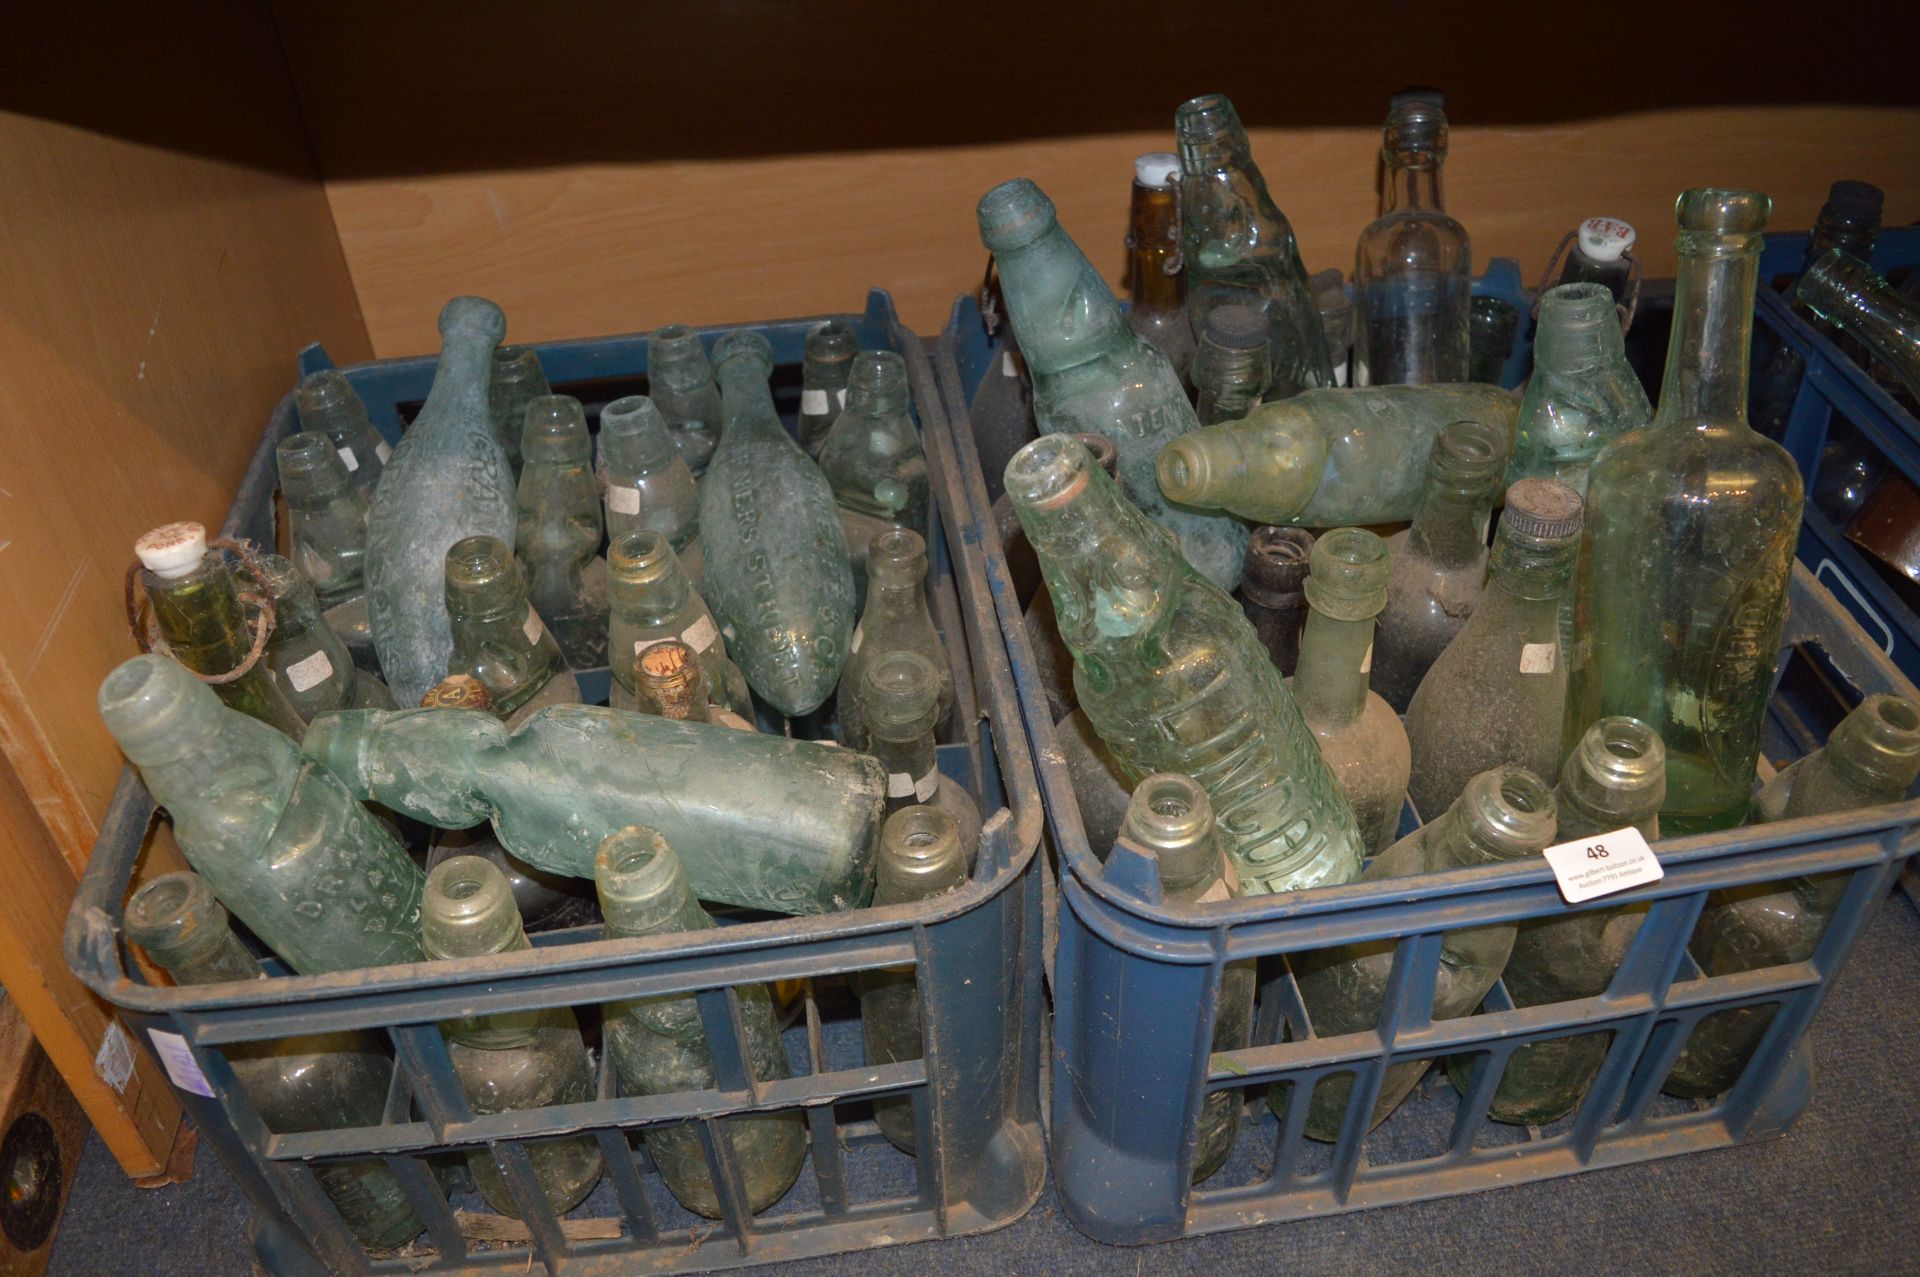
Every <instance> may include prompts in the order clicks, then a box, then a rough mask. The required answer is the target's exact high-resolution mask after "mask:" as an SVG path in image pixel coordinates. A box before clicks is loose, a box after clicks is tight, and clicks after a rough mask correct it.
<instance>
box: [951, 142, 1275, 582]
mask: <svg viewBox="0 0 1920 1277" xmlns="http://www.w3.org/2000/svg"><path fill="white" fill-rule="evenodd" d="M978 212H979V218H980V239H981V242H982V243H984V244H985V245H986V246H987V248H988V249H989V250H990V251H991V252H992V253H993V259H994V261H995V263H997V265H998V267H999V271H1000V286H1001V290H1002V292H1003V293H1004V294H1005V296H1006V301H1007V316H1008V318H1009V319H1010V320H1011V321H1012V323H1013V330H1014V333H1015V335H1016V336H1018V338H1019V340H1020V350H1021V353H1022V354H1023V355H1024V356H1025V358H1026V363H1027V368H1028V369H1029V370H1030V371H1031V372H1032V374H1033V404H1034V414H1035V416H1036V418H1037V419H1038V421H1039V423H1040V429H1041V430H1043V431H1046V432H1049V433H1056V432H1057V433H1061V434H1076V433H1085V434H1098V435H1105V436H1107V437H1108V438H1110V439H1112V440H1113V442H1114V445H1115V446H1116V447H1117V448H1118V450H1119V454H1120V461H1119V472H1120V483H1121V486H1122V487H1123V488H1125V489H1126V493H1127V497H1128V499H1130V500H1131V501H1132V502H1133V503H1134V504H1135V505H1137V506H1139V507H1140V508H1141V509H1142V510H1144V511H1146V512H1147V515H1148V517H1150V518H1152V519H1154V520H1155V521H1157V522H1158V523H1160V524H1161V525H1162V526H1164V527H1166V528H1168V529H1169V530H1171V531H1172V532H1173V533H1174V534H1175V535H1176V536H1178V537H1179V540H1180V549H1181V552H1182V553H1184V554H1185V555H1186V556H1187V561H1188V562H1189V563H1191V564H1193V565H1194V567H1196V568H1197V569H1199V570H1200V571H1201V572H1202V573H1204V574H1205V575H1206V576H1207V577H1208V578H1209V579H1211V580H1212V581H1213V582H1214V583H1215V584H1217V585H1219V586H1220V587H1221V588H1222V589H1232V588H1233V587H1234V586H1235V585H1236V584H1238V583H1239V580H1240V563H1241V558H1242V556H1243V555H1244V554H1245V552H1246V545H1247V530H1246V528H1245V527H1243V526H1242V525H1241V524H1240V523H1238V522H1236V521H1235V520H1233V519H1228V518H1224V517H1221V516H1219V515H1206V514H1200V513H1198V512H1195V511H1191V510H1180V509H1175V508H1174V507H1172V506H1170V505H1168V504H1167V502H1166V500H1165V498H1163V497H1162V496H1161V495H1160V488H1159V486H1158V485H1157V484H1156V483H1155V481H1154V470H1153V467H1154V458H1155V457H1157V456H1158V455H1159V453H1160V449H1161V448H1162V447H1163V446H1164V445H1165V444H1167V443H1168V442H1170V441H1171V440H1173V439H1175V438H1176V437H1178V436H1180V435H1183V434H1185V433H1186V432H1187V431H1189V430H1193V429H1195V428H1196V427H1197V426H1198V425H1199V424H1200V421H1199V418H1197V417H1195V416H1194V414H1193V407H1192V405H1191V404H1189V403H1188V402H1187V392H1186V388H1185V387H1184V386H1182V385H1181V383H1180V376H1179V374H1178V373H1176V372H1175V371H1174V369H1173V365H1172V364H1170V363H1168V362H1167V357H1166V356H1165V355H1163V354H1161V353H1160V352H1159V351H1158V350H1156V349H1155V348H1154V347H1153V346H1152V345H1151V344H1150V343H1148V342H1147V341H1146V339H1145V338H1143V337H1141V336H1140V335H1139V334H1138V333H1136V332H1134V331H1133V330H1132V329H1131V328H1128V327H1127V324H1126V320H1125V318H1124V317H1123V316H1122V315H1121V313H1120V305H1119V303H1118V302H1116V301H1115V300H1114V298H1113V291H1112V290H1111V289H1109V288H1108V287H1107V283H1106V281H1105V280H1104V279H1102V278H1101V277H1100V272H1099V271H1097V270H1095V269H1094V268H1093V265H1092V263H1090V262H1088V261H1087V259H1086V257H1085V255H1083V254H1082V253H1081V252H1080V248H1079V246H1078V245H1076V244H1075V243H1074V242H1073V240H1072V239H1071V238H1070V237H1069V236H1068V235H1067V233H1066V231H1065V230H1063V229H1062V228H1061V226H1060V222H1059V219H1058V217H1057V215H1056V214H1055V211H1054V207H1053V201H1052V200H1049V199H1048V198H1047V197H1046V195H1045V194H1043V193H1042V192H1041V190H1040V188H1039V187H1037V186H1035V185H1034V184H1033V183H1032V182H1030V181H1028V180H1027V179H1025V178H1017V179H1015V180H1014V181H1011V182H1003V183H1001V184H1000V185H999V186H996V187H994V188H993V189H992V190H990V191H988V192H987V193H986V194H985V195H983V196H981V197H980V206H979V209H978ZM1189 300H1191V299H1189Z"/></svg>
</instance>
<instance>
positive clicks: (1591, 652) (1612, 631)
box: [1416, 189, 1802, 838]
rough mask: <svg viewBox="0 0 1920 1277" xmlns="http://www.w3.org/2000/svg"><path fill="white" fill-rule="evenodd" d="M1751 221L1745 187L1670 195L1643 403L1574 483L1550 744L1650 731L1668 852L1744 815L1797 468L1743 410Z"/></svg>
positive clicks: (1753, 199) (1761, 222)
mask: <svg viewBox="0 0 1920 1277" xmlns="http://www.w3.org/2000/svg"><path fill="white" fill-rule="evenodd" d="M1769 207H1770V202H1769V201H1768V199H1767V197H1766V196H1764V195H1761V194H1759V193H1757V192H1754V191H1725V190H1709V189H1700V190H1692V191H1688V192H1686V193H1685V194H1684V195H1682V196H1681V197H1680V200H1679V204H1678V214H1679V221H1680V228H1681V230H1680V241H1679V262H1680V264H1679V277H1678V283H1677V286H1676V289H1675V294H1674V311H1673V336H1672V338H1671V340H1670V341H1669V343H1668V346H1667V372H1666V380H1665V382H1664V383H1663V385H1662V387H1661V391H1660V406H1659V409H1658V410H1657V412H1656V413H1655V415H1654V420H1653V424H1652V425H1650V426H1648V427H1646V428H1645V429H1642V430H1635V431H1632V432H1631V433H1629V434H1625V435H1622V436H1621V437H1620V438H1619V439H1616V440H1615V441H1614V442H1613V443H1611V444H1609V445H1608V446H1607V448H1606V450H1605V451H1603V452H1602V453H1601V454H1600V456H1599V458H1598V459H1597V460H1596V461H1595V462H1594V463H1593V466H1592V469H1591V471H1590V477H1589V478H1588V481H1587V521H1586V532H1585V536H1584V540H1583V544H1582V546H1581V551H1580V571H1579V573H1578V575H1577V578H1576V584H1575V596H1574V634H1575V640H1574V645H1573V651H1572V652H1571V653H1569V654H1568V662H1567V663H1568V665H1569V666H1570V667H1571V669H1570V671H1569V683H1570V686H1569V691H1568V703H1567V726H1566V734H1565V736H1564V737H1563V739H1565V740H1566V741H1567V742H1568V743H1569V745H1571V743H1572V742H1574V741H1577V740H1579V739H1580V737H1581V736H1582V735H1584V734H1585V733H1586V730H1587V728H1589V727H1591V726H1592V725H1593V723H1594V722H1595V721H1596V720H1598V719H1601V718H1607V717H1611V716H1613V715H1618V714H1624V715H1627V716H1629V717H1632V718H1637V719H1639V720H1640V721H1641V722H1643V723H1645V724H1647V725H1648V726H1649V727H1651V728H1653V729H1654V730H1655V731H1656V732H1658V733H1659V734H1660V739H1661V740H1662V741H1663V742H1665V744H1666V747H1667V803H1666V806H1665V807H1664V808H1662V809H1661V812H1660V827H1661V829H1662V830H1664V831H1665V832H1666V835H1667V836H1668V837H1669V838H1673V837H1680V836H1684V835H1687V834H1698V833H1707V832H1709V831H1711V830H1715V829H1726V828H1730V827H1731V826H1734V825H1737V824H1739V823H1740V822H1741V821H1742V820H1744V819H1745V818H1746V814H1747V806H1748V803H1749V802H1750V801H1751V798H1752V793H1753V777H1754V763H1755V760H1756V759H1757V758H1758V756H1759V753H1760V728H1761V724H1762V722H1763V721H1764V719H1765V717H1766V709H1767V697H1768V694H1769V692H1770V691H1771V687H1772V681H1773V664H1774V659H1775V657H1776V656H1777V655H1778V653H1779V649H1780V631H1781V627H1782V626H1783V625H1784V624H1785V622H1786V615H1787V608H1786V593H1787V577H1788V573H1789V571H1790V569H1791V567H1792V564H1793V551H1794V545H1795V543H1796V541H1797V539H1798V537H1799V532H1800V511H1801V495H1802V494H1801V485H1800V472H1799V470H1798V469H1797V468H1796V467H1795V465H1794V463H1793V459H1792V458H1791V457H1789V456H1788V455H1787V453H1786V451H1785V449H1783V448H1781V447H1780V445H1779V444H1777V443H1774V442H1773V441H1772V440H1770V439H1765V438H1762V437H1761V436H1760V435H1758V434H1756V433H1754V431H1753V430H1752V428H1751V427H1749V426H1748V425H1747V414H1746V407H1747V360H1748V351H1749V350H1750V348H1751V346H1752V331H1753V294H1754V284H1755V276H1756V272H1757V270H1758V268H1759V258H1760V231H1761V228H1763V227H1764V226H1765V225H1766V221H1767V213H1768V210H1769ZM1416 756H1417V755H1416Z"/></svg>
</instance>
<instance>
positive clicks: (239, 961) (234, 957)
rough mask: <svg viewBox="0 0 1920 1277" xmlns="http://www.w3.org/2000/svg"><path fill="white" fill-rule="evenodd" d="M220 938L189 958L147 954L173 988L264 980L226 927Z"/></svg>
mask: <svg viewBox="0 0 1920 1277" xmlns="http://www.w3.org/2000/svg"><path fill="white" fill-rule="evenodd" d="M220 930H221V935H220V938H219V939H218V940H216V941H214V942H213V943H212V944H209V945H207V946H206V948H205V949H203V950H201V951H199V952H197V953H195V954H193V955H192V956H191V957H177V958H174V959H172V960H171V961H169V960H168V959H167V958H166V957H163V956H161V955H160V954H157V953H154V952H153V951H152V950H148V955H149V956H150V957H152V958H153V959H154V961H156V962H158V963H159V964H160V965H161V966H163V967H165V968H166V970H167V974H168V975H170V976H172V977H173V979H174V982H175V983H176V984H221V983H223V982H225V981H228V980H264V979H266V978H267V973H266V972H264V971H262V970H261V969H260V964H259V963H258V962H255V961H254V960H253V955H252V954H250V953H248V952H247V950H246V946H244V945H242V944H241V943H240V937H239V936H236V935H234V934H233V930H232V928H230V927H227V926H224V925H223V926H222V927H221V928H220Z"/></svg>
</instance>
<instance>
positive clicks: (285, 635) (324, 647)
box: [260, 554, 393, 719]
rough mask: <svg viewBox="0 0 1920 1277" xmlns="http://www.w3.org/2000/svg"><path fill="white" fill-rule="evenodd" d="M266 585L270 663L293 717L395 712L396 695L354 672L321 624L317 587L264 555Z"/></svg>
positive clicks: (341, 642)
mask: <svg viewBox="0 0 1920 1277" xmlns="http://www.w3.org/2000/svg"><path fill="white" fill-rule="evenodd" d="M260 573H261V583H262V584H263V585H265V586H266V587H267V592H268V593H270V594H272V595H273V633H272V634H270V635H269V636H268V637H267V664H268V665H270V666H271V667H272V668H273V678H274V681H275V682H276V683H278V684H279V685H280V690H281V691H282V692H283V693H285V694H286V698H287V700H288V702H289V703H290V704H291V705H292V706H293V708H294V712H295V713H297V714H299V715H300V717H301V718H306V719H310V718H312V717H313V716H314V715H315V714H322V713H325V712H326V711H327V710H330V709H392V708H393V694H392V693H390V692H389V691H387V685H386V684H385V683H382V682H381V681H380V680H379V679H377V678H375V677H374V676H373V675H371V674H369V673H367V672H366V671H365V670H359V669H355V668H354V665H353V658H352V657H351V656H349V655H348V654H347V645H346V642H345V640H343V639H342V638H341V637H340V636H339V635H338V634H335V633H334V632H333V630H332V629H330V628H329V627H328V626H327V623H326V622H325V621H323V620H321V619H320V602H319V600H318V599H316V598H314V596H313V587H312V586H311V585H308V584H307V581H306V578H305V577H303V576H301V575H300V573H299V572H297V571H295V570H294V566H293V564H291V563H289V562H287V561H286V560H285V559H283V558H281V557H280V556H279V555H277V554H263V555H261V556H260Z"/></svg>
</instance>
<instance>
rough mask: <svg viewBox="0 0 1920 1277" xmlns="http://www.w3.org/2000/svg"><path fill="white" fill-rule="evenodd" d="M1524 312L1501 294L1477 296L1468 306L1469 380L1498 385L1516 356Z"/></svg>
mask: <svg viewBox="0 0 1920 1277" xmlns="http://www.w3.org/2000/svg"><path fill="white" fill-rule="evenodd" d="M1519 333H1520V312H1519V311H1517V310H1515V309H1514V308H1513V304H1512V303H1511V302H1507V301H1503V300H1502V299H1500V298H1498V297H1475V298H1473V299H1471V301H1470V302H1469V304H1468V307H1467V380H1468V381H1478V382H1483V383H1485V384H1486V385H1489V386H1497V385H1499V384H1500V382H1501V379H1502V378H1503V377H1505V376H1506V373H1507V361H1508V360H1509V359H1511V358H1513V343H1514V339H1515V338H1516V337H1517V336H1519Z"/></svg>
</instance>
